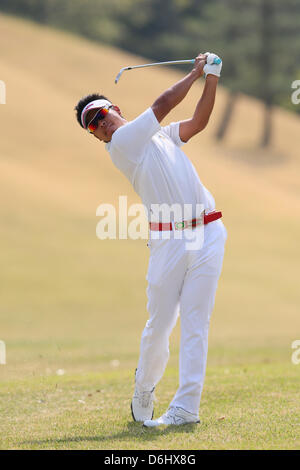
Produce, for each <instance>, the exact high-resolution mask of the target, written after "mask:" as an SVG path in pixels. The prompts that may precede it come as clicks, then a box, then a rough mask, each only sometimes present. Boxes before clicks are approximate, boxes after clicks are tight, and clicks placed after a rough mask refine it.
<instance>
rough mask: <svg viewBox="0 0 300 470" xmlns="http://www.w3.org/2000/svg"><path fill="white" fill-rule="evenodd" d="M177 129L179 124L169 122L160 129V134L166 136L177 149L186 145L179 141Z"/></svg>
mask: <svg viewBox="0 0 300 470" xmlns="http://www.w3.org/2000/svg"><path fill="white" fill-rule="evenodd" d="M179 128H180V122H171V124H169V125H168V126H165V127H162V128H161V130H162V132H164V133H165V134H167V135H168V136H169V137H170V139H171V140H172V141H173V142H174V144H175V145H177V147H181V146H182V145H184V144H185V143H186V142H183V141H182V140H181V139H180V134H179Z"/></svg>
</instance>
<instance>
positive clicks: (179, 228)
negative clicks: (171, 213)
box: [174, 220, 185, 230]
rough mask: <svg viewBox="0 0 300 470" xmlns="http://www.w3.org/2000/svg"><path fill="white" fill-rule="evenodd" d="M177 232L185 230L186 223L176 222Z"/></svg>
mask: <svg viewBox="0 0 300 470" xmlns="http://www.w3.org/2000/svg"><path fill="white" fill-rule="evenodd" d="M174 228H175V230H184V229H185V221H184V220H183V221H182V222H174Z"/></svg>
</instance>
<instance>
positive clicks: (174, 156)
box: [106, 108, 215, 220]
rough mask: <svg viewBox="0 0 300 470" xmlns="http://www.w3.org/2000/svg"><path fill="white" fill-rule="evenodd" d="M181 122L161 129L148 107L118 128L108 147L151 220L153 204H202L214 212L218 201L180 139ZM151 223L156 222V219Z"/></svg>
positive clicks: (116, 164) (194, 206) (194, 205)
mask: <svg viewBox="0 0 300 470" xmlns="http://www.w3.org/2000/svg"><path fill="white" fill-rule="evenodd" d="M179 125H180V123H179V122H172V123H171V124H170V125H168V126H165V127H161V126H160V124H159V122H158V121H157V119H156V117H155V114H154V112H153V111H152V109H151V108H148V109H147V110H146V111H145V112H144V113H142V114H141V115H140V116H138V117H137V118H136V119H134V120H133V121H130V122H128V123H126V124H125V125H123V126H121V127H119V128H118V129H117V130H116V131H115V132H114V133H113V135H112V139H111V142H109V143H107V144H106V149H107V150H108V152H109V154H110V156H111V159H112V161H113V163H114V164H115V166H116V167H117V168H119V170H120V171H121V172H122V173H124V175H125V176H126V177H127V178H128V179H129V181H130V182H131V183H132V185H133V187H134V189H135V191H136V192H137V194H138V195H139V196H140V197H141V199H142V202H143V204H144V206H145V207H146V209H147V214H148V218H149V220H150V217H151V205H152V204H159V205H160V204H164V203H165V204H168V205H169V206H171V205H172V204H180V205H181V206H182V211H183V208H184V204H191V205H192V214H191V215H192V216H193V217H195V215H196V204H203V206H204V209H205V210H206V212H210V211H212V210H214V209H215V201H214V198H213V197H212V195H211V194H210V192H209V191H208V190H207V189H206V188H205V186H204V185H203V184H202V183H201V181H200V179H199V176H198V174H197V172H196V170H195V168H194V166H193V164H192V163H191V161H190V160H189V159H188V157H187V156H186V155H185V153H184V152H183V151H182V150H181V149H180V147H181V146H182V145H183V144H184V142H182V141H181V139H180V136H179ZM151 220H154V219H153V218H152V219H151Z"/></svg>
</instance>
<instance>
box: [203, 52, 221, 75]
mask: <svg viewBox="0 0 300 470" xmlns="http://www.w3.org/2000/svg"><path fill="white" fill-rule="evenodd" d="M205 55H206V56H207V59H206V64H205V65H204V67H203V72H204V74H205V78H206V77H207V75H209V74H211V75H215V76H216V77H220V76H221V70H222V60H221V59H220V57H219V56H217V55H216V54H211V53H210V52H206V53H205ZM220 61H221V62H220ZM218 62H220V63H218Z"/></svg>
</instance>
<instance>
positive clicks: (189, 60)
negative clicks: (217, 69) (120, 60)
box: [115, 59, 195, 83]
mask: <svg viewBox="0 0 300 470" xmlns="http://www.w3.org/2000/svg"><path fill="white" fill-rule="evenodd" d="M194 63H195V59H186V60H168V61H167V62H154V63H152V64H142V65H130V66H129V67H123V68H122V69H121V70H120V72H119V73H118V75H117V77H116V79H115V83H118V81H119V80H120V78H121V75H122V73H123V72H125V70H132V69H141V68H143V67H153V66H154V65H176V64H194Z"/></svg>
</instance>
